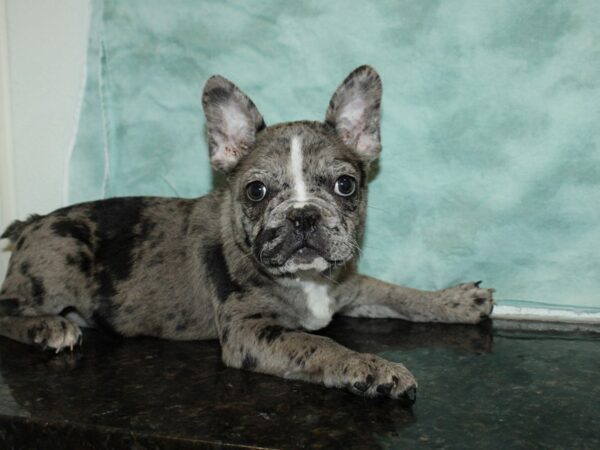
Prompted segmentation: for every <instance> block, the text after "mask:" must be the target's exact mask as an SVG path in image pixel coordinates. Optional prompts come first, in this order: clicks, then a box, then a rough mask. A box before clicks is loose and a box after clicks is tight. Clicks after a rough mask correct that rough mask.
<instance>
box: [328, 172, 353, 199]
mask: <svg viewBox="0 0 600 450" xmlns="http://www.w3.org/2000/svg"><path fill="white" fill-rule="evenodd" d="M355 191H356V180H355V179H354V178H352V177H351V176H349V175H342V176H341V177H339V178H338V179H337V181H336V182H335V186H334V187H333V192H335V193H336V194H337V195H340V196H342V197H350V196H351V195H352V194H354V192H355Z"/></svg>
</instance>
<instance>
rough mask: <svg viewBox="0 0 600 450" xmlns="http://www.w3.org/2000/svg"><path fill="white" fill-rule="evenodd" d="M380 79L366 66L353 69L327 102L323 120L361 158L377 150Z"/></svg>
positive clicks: (374, 156)
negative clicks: (327, 105)
mask: <svg viewBox="0 0 600 450" xmlns="http://www.w3.org/2000/svg"><path fill="white" fill-rule="evenodd" d="M380 109H381V79H380V78H379V74H378V73H377V72H376V71H375V69H373V68H372V67H370V66H360V67H358V68H357V69H354V71H353V72H352V73H350V75H348V76H347V77H346V79H345V80H344V81H343V83H342V84H341V85H340V86H339V87H338V88H337V90H336V91H335V94H333V97H331V100H330V101H329V108H328V109H327V114H326V115H325V122H326V123H328V124H330V125H331V126H333V127H334V128H335V130H336V131H337V133H338V135H339V136H340V138H341V139H342V141H343V142H344V143H345V144H346V145H347V146H348V147H350V148H353V149H354V150H355V151H356V152H357V153H358V155H359V156H360V157H361V158H362V159H363V160H365V161H367V162H371V161H373V160H375V159H377V157H378V156H379V153H380V152H381V138H380V134H379V122H380Z"/></svg>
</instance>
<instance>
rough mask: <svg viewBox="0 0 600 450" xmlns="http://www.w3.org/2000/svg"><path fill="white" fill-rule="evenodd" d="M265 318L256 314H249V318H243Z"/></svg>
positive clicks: (247, 317)
mask: <svg viewBox="0 0 600 450" xmlns="http://www.w3.org/2000/svg"><path fill="white" fill-rule="evenodd" d="M264 317H265V316H263V315H262V314H261V313H256V314H250V315H249V316H246V317H244V319H263V318H264Z"/></svg>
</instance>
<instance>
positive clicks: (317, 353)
mask: <svg viewBox="0 0 600 450" xmlns="http://www.w3.org/2000/svg"><path fill="white" fill-rule="evenodd" d="M268 304H269V303H268V302H253V301H251V300H250V299H241V298H231V297H230V299H228V300H227V302H226V303H224V304H221V305H219V306H218V308H217V310H218V312H217V321H218V325H219V326H218V329H219V337H220V341H221V346H222V352H223V362H224V363H225V364H226V365H227V366H230V367H236V368H242V369H246V370H253V371H256V372H262V373H266V374H271V375H277V376H280V377H283V378H288V379H296V380H304V381H310V382H313V383H322V384H324V385H325V386H328V387H336V388H346V389H348V390H350V391H351V392H353V393H355V394H359V395H363V396H367V397H376V396H385V397H391V398H394V399H402V400H406V401H408V402H409V403H413V402H414V401H415V398H416V387H417V383H416V381H415V378H414V377H413V375H412V374H411V373H410V372H409V371H408V370H407V369H406V367H404V365H402V364H399V363H393V362H390V361H387V360H385V359H383V358H380V357H378V356H376V355H371V354H366V353H357V352H354V351H352V350H349V349H347V348H345V347H343V346H341V345H339V344H337V343H336V342H334V341H333V340H331V339H329V338H327V337H324V336H316V335H312V334H309V333H305V332H302V331H299V330H296V329H294V328H292V327H290V322H288V321H287V319H286V318H285V317H283V316H282V313H281V312H277V311H276V309H272V310H269V308H268ZM265 305H267V307H266V308H265Z"/></svg>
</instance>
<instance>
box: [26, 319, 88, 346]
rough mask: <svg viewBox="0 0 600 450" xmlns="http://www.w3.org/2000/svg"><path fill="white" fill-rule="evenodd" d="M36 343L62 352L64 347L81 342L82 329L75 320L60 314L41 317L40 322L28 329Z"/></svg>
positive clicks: (30, 336)
mask: <svg viewBox="0 0 600 450" xmlns="http://www.w3.org/2000/svg"><path fill="white" fill-rule="evenodd" d="M28 334H29V338H30V339H31V341H32V342H33V343H34V344H37V345H40V346H42V347H43V348H45V349H46V348H47V349H51V350H55V351H56V353H58V352H60V351H61V350H62V349H63V348H66V347H69V349H70V350H73V347H74V346H76V345H79V344H81V340H82V334H81V330H80V329H79V327H78V326H77V325H75V324H74V323H73V322H71V321H69V320H68V319H65V318H64V317H60V316H52V317H44V318H40V319H39V322H38V323H36V324H35V325H32V326H31V328H30V329H29V330H28Z"/></svg>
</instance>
